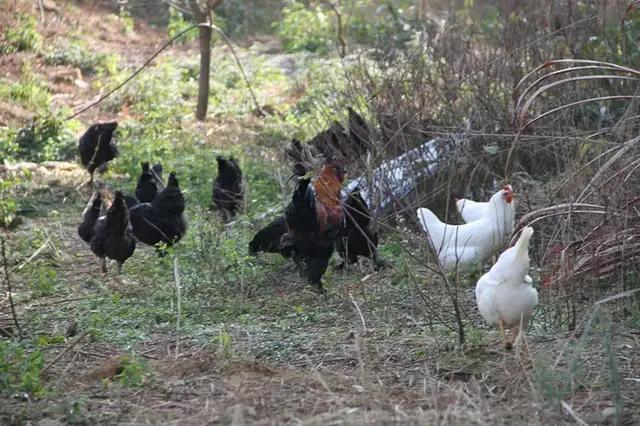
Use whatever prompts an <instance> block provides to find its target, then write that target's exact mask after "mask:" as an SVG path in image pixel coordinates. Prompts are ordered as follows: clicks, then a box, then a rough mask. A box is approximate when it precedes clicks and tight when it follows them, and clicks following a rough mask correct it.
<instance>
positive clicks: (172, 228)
mask: <svg viewBox="0 0 640 426" xmlns="http://www.w3.org/2000/svg"><path fill="white" fill-rule="evenodd" d="M184 209H185V203H184V196H183V195H182V192H181V191H180V187H179V185H178V179H177V178H176V174H175V172H171V174H169V179H168V181H167V186H166V187H165V188H164V189H163V190H162V191H161V192H160V193H159V194H158V195H157V196H156V197H155V198H154V199H153V201H151V202H150V203H140V204H138V205H136V206H134V207H133V208H132V209H131V211H130V212H129V218H130V220H131V227H132V228H133V233H134V234H135V236H136V238H138V239H139V240H140V241H142V242H143V243H145V244H148V245H155V244H157V243H160V242H163V243H165V244H167V245H172V244H174V243H177V242H178V241H180V239H181V238H182V237H183V236H184V235H185V233H186V232H187V221H186V219H185V217H184V215H183V213H184Z"/></svg>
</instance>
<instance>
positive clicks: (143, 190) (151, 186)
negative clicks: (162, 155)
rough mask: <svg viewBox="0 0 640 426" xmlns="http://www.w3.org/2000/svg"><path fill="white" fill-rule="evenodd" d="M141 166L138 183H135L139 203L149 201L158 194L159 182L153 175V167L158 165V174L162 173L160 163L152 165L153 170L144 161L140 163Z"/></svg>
mask: <svg viewBox="0 0 640 426" xmlns="http://www.w3.org/2000/svg"><path fill="white" fill-rule="evenodd" d="M141 166H142V173H141V174H140V177H139V178H138V184H137V185H136V198H137V199H138V200H139V201H140V202H141V203H150V202H151V201H153V199H154V198H156V195H158V186H159V182H158V180H157V179H156V176H155V175H154V172H156V170H155V168H156V166H160V175H162V165H160V164H156V165H155V166H153V167H154V170H153V172H152V170H151V169H150V168H149V163H148V162H146V161H145V162H143V163H141ZM156 173H157V172H156Z"/></svg>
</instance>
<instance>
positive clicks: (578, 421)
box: [560, 401, 588, 426]
mask: <svg viewBox="0 0 640 426" xmlns="http://www.w3.org/2000/svg"><path fill="white" fill-rule="evenodd" d="M560 405H562V408H563V409H564V411H565V412H566V413H567V414H568V415H570V416H571V418H572V419H573V420H575V421H576V424H578V425H580V426H588V425H587V423H586V422H585V421H584V420H582V419H581V418H580V417H578V415H577V414H576V413H575V412H574V411H573V408H571V406H570V405H569V404H567V403H566V402H565V401H561V402H560Z"/></svg>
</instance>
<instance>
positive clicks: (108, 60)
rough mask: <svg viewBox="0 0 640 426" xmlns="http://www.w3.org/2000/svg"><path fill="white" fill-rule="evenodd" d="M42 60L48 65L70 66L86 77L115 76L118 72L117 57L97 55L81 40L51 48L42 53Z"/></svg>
mask: <svg viewBox="0 0 640 426" xmlns="http://www.w3.org/2000/svg"><path fill="white" fill-rule="evenodd" d="M42 58H43V60H44V63H45V64H47V65H69V66H72V67H74V68H78V69H80V71H81V72H82V74H84V75H92V74H98V75H104V74H106V75H115V74H116V73H117V71H118V57H117V56H115V55H111V54H103V53H95V52H93V51H91V49H89V48H88V47H87V46H86V45H85V44H84V43H83V42H81V41H79V40H76V41H73V42H71V43H69V44H68V45H66V46H64V47H53V48H49V49H47V50H45V51H44V52H43V53H42Z"/></svg>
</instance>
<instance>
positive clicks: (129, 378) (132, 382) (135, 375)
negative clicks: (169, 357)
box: [116, 357, 150, 388]
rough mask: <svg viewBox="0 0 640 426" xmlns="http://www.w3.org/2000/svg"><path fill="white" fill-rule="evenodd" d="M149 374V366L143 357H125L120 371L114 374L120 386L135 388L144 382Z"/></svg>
mask: <svg viewBox="0 0 640 426" xmlns="http://www.w3.org/2000/svg"><path fill="white" fill-rule="evenodd" d="M149 374H150V371H149V367H148V366H147V364H146V362H144V360H143V359H141V358H138V357H127V358H126V360H125V362H123V366H122V372H121V373H120V374H118V375H117V376H116V379H117V381H118V383H120V384H121V385H122V386H125V387H129V388H136V387H140V386H142V385H143V384H144V381H145V379H146V378H147V376H148V375H149Z"/></svg>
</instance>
